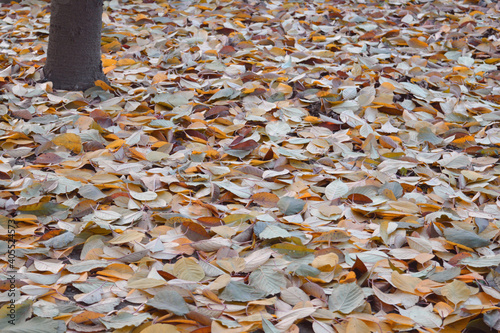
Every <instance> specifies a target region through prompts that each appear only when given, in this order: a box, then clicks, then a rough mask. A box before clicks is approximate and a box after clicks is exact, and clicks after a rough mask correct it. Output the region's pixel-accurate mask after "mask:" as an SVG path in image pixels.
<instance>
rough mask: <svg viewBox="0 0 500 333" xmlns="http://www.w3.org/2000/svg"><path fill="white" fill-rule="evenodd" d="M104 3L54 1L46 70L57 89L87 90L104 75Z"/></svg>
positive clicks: (46, 75)
mask: <svg viewBox="0 0 500 333" xmlns="http://www.w3.org/2000/svg"><path fill="white" fill-rule="evenodd" d="M102 5H103V0H52V1H51V5H50V10H51V13H50V30H49V47H48V50H47V63H46V65H45V67H44V69H43V72H44V75H45V79H46V80H48V81H52V83H53V84H54V88H56V89H65V90H86V89H88V88H90V87H93V86H94V82H95V81H96V80H103V81H105V82H107V80H106V77H105V75H104V73H103V72H102V62H101V28H102Z"/></svg>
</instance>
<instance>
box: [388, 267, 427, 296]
mask: <svg viewBox="0 0 500 333" xmlns="http://www.w3.org/2000/svg"><path fill="white" fill-rule="evenodd" d="M391 282H392V284H393V285H394V287H396V288H398V289H399V290H401V291H405V292H407V293H410V294H415V288H416V287H417V285H418V284H419V283H420V282H422V280H420V279H419V278H417V277H413V276H411V275H403V274H399V273H398V272H392V274H391Z"/></svg>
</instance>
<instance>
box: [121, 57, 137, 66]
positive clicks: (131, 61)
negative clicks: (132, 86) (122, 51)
mask: <svg viewBox="0 0 500 333" xmlns="http://www.w3.org/2000/svg"><path fill="white" fill-rule="evenodd" d="M133 64H135V60H134V59H130V58H125V59H120V60H118V66H130V65H133Z"/></svg>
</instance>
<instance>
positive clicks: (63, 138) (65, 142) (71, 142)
mask: <svg viewBox="0 0 500 333" xmlns="http://www.w3.org/2000/svg"><path fill="white" fill-rule="evenodd" d="M52 142H53V143H54V144H55V145H56V146H62V147H65V148H67V149H69V150H71V151H72V152H74V153H75V154H79V153H80V152H81V151H82V139H81V138H80V136H78V135H76V134H74V133H64V134H60V135H58V136H56V137H55V138H54V139H52Z"/></svg>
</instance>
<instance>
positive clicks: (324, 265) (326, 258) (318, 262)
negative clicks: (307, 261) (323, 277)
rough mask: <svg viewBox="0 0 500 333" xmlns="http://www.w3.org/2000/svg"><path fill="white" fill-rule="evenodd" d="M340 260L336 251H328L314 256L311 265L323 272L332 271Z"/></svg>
mask: <svg viewBox="0 0 500 333" xmlns="http://www.w3.org/2000/svg"><path fill="white" fill-rule="evenodd" d="M338 262H339V256H338V255H336V254H335V253H328V254H324V255H322V256H317V257H316V258H314V260H313V262H312V264H311V266H312V267H314V268H317V269H319V270H320V271H322V272H331V271H332V270H333V269H334V268H335V266H336V265H337V264H338Z"/></svg>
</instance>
